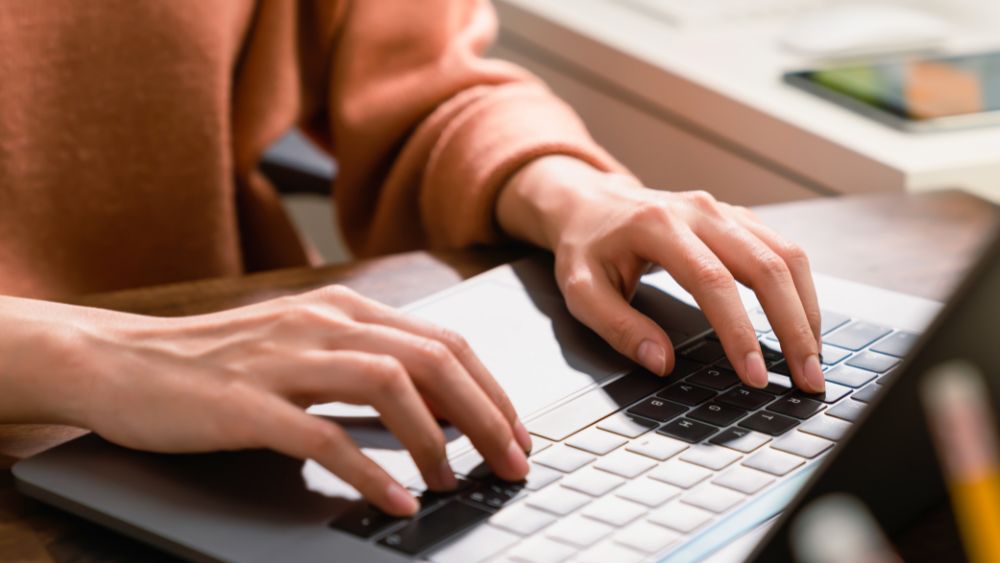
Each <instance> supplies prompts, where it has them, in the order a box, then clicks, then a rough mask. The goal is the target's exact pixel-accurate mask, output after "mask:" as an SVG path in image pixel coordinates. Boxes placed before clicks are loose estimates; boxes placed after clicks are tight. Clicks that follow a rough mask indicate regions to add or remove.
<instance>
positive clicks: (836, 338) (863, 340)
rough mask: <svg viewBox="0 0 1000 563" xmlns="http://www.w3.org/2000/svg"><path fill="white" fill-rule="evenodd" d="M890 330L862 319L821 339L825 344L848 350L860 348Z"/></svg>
mask: <svg viewBox="0 0 1000 563" xmlns="http://www.w3.org/2000/svg"><path fill="white" fill-rule="evenodd" d="M890 332H892V330H891V329H888V328H885V327H884V326H879V325H874V324H871V323H866V322H864V321H854V322H853V323H850V324H848V325H846V326H844V327H843V328H841V329H838V330H837V331H836V332H834V333H832V334H830V335H828V336H825V337H824V338H823V341H824V342H826V343H827V344H833V345H834V346H840V347H841V348H847V349H848V350H854V351H857V350H860V349H862V348H864V347H865V346H868V345H869V344H871V343H872V342H875V341H876V340H878V339H879V338H882V337H883V336H885V335H887V334H889V333H890Z"/></svg>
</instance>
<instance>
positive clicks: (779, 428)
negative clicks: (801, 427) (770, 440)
mask: <svg viewBox="0 0 1000 563" xmlns="http://www.w3.org/2000/svg"><path fill="white" fill-rule="evenodd" d="M798 423H799V421H797V420H795V419H794V418H788V417H787V416H781V415H780V414H775V413H773V412H767V411H759V412H755V413H753V414H752V415H750V416H748V417H746V418H745V419H743V421H742V422H740V426H742V427H743V428H749V429H750V430H756V431H757V432H763V433H764V434H770V435H771V436H777V435H778V434H784V433H785V432H788V431H789V430H791V429H792V428H795V425H797V424H798Z"/></svg>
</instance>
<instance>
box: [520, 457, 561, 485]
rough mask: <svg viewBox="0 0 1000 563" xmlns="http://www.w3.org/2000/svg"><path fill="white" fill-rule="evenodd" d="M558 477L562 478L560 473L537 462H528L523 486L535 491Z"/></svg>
mask: <svg viewBox="0 0 1000 563" xmlns="http://www.w3.org/2000/svg"><path fill="white" fill-rule="evenodd" d="M559 479H562V473H559V472H558V471H555V470H552V469H549V468H548V467H543V466H541V465H538V464H537V463H532V462H528V476H527V477H525V478H524V488H525V489H528V490H529V491H537V490H538V489H541V488H542V487H544V486H546V485H549V484H551V483H552V482H554V481H558V480H559Z"/></svg>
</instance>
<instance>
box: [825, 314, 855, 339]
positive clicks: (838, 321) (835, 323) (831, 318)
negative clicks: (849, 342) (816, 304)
mask: <svg viewBox="0 0 1000 563" xmlns="http://www.w3.org/2000/svg"><path fill="white" fill-rule="evenodd" d="M820 317H821V319H820V325H819V333H820V334H826V333H828V332H830V331H831V330H833V329H835V328H838V327H840V326H843V324H844V323H846V322H847V321H849V320H851V318H850V317H848V316H847V315H841V314H840V313H834V312H833V311H820Z"/></svg>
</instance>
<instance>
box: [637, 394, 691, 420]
mask: <svg viewBox="0 0 1000 563" xmlns="http://www.w3.org/2000/svg"><path fill="white" fill-rule="evenodd" d="M686 410H687V407H683V406H681V405H678V404H676V403H671V402H670V401H666V400H664V399H660V398H658V397H650V398H649V399H646V400H645V401H643V402H641V403H639V404H638V405H636V406H634V407H632V408H630V409H629V410H628V413H629V414H634V415H636V416H644V417H646V418H648V419H651V420H655V421H657V422H666V421H668V420H670V419H673V418H677V417H678V416H680V415H682V414H684V412H685V411H686Z"/></svg>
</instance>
